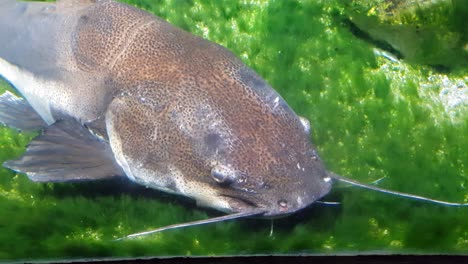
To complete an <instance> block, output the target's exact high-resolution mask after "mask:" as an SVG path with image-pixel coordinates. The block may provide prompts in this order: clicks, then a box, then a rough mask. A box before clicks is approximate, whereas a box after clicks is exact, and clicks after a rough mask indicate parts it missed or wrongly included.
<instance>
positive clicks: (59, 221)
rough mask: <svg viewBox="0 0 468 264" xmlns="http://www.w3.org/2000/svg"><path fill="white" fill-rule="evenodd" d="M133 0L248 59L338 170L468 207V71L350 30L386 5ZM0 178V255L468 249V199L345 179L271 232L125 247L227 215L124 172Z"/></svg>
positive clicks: (219, 232) (219, 227) (13, 152)
mask: <svg viewBox="0 0 468 264" xmlns="http://www.w3.org/2000/svg"><path fill="white" fill-rule="evenodd" d="M126 2H129V3H131V4H134V5H136V6H139V7H141V8H144V9H146V10H148V11H150V12H152V13H154V14H156V15H158V16H161V17H163V18H165V19H167V20H169V21H170V22H171V23H173V24H175V25H177V26H179V27H182V28H183V29H185V30H188V31H190V32H193V33H194V34H197V35H200V36H203V37H205V38H208V39H210V40H212V41H215V42H217V43H220V44H222V45H224V46H226V47H227V48H229V49H230V50H232V51H233V52H234V53H235V54H237V55H238V56H239V57H240V58H241V59H242V60H243V61H244V62H245V63H246V64H248V65H249V66H250V67H252V68H253V69H255V70H256V71H257V72H258V73H259V74H260V75H261V76H263V77H264V78H265V79H266V80H267V81H268V82H269V83H270V84H271V85H272V86H273V87H275V88H276V89H277V90H278V92H279V93H280V94H281V95H282V96H283V97H284V98H285V100H286V101H287V102H288V103H289V104H290V105H291V107H292V108H293V109H294V110H295V111H296V112H297V113H298V114H299V115H302V116H304V117H306V118H308V119H309V120H310V121H311V125H312V138H313V142H314V143H315V144H316V146H317V148H318V150H319V153H320V154H321V157H322V159H323V160H324V162H325V164H326V165H327V167H328V168H329V169H330V170H332V171H335V172H337V173H340V174H342V175H346V176H349V177H350V178H353V179H357V180H360V181H362V182H372V181H374V180H377V179H380V178H381V177H385V178H384V179H382V180H381V181H379V182H378V185H379V186H380V187H384V188H389V189H393V190H399V191H404V192H410V193H414V194H419V195H425V196H430V197H433V198H436V199H444V200H451V201H459V202H468V194H467V192H466V189H465V188H466V187H465V186H466V185H467V180H468V178H467V177H468V176H467V173H466V168H467V165H468V153H467V151H466V150H467V149H468V140H467V138H466V135H468V111H467V110H468V109H467V108H468V106H467V105H468V104H467V102H468V99H467V95H466V94H467V78H468V77H467V76H468V69H467V68H466V67H458V68H457V71H456V72H455V73H451V72H444V73H441V72H439V71H438V69H437V68H434V67H431V66H427V65H426V63H424V62H419V61H417V60H416V61H414V60H411V59H410V61H408V60H407V59H405V58H404V59H403V60H400V61H396V60H393V59H392V56H390V57H389V56H382V54H384V55H385V54H386V53H384V51H382V50H381V49H376V45H375V43H374V42H372V41H370V40H369V39H366V38H361V37H359V36H357V35H356V34H354V32H352V30H350V28H349V24H348V23H347V20H348V19H349V18H351V17H352V16H353V15H356V14H366V15H368V16H369V17H372V16H373V15H374V14H373V13H369V10H370V9H369V8H368V6H366V5H365V3H376V2H378V3H381V4H385V3H388V2H387V1H364V2H361V4H359V2H357V1H356V2H353V5H351V6H346V5H343V4H342V3H341V1H306V0H304V1H280V0H277V1H262V0H250V1H249V0H244V1H228V0H225V1H208V0H207V1H200V0H195V1H181V0H165V1H149V0H140V1H137V0H132V1H126ZM447 3H448V2H447ZM423 14H426V13H423ZM435 14H437V12H435ZM419 16H421V15H419ZM415 17H416V18H417V17H418V14H416V15H415ZM379 19H381V18H379ZM425 19H426V20H429V21H431V20H430V17H429V18H425ZM434 19H435V20H437V19H436V18H434ZM414 21H418V20H417V19H415V20H414ZM444 23H445V22H444V21H438V23H434V25H437V26H438V27H442V28H443V27H444V25H447V23H448V22H447V23H445V24H444ZM408 24H411V23H408ZM429 24H430V23H429ZM453 31H456V30H453ZM463 36H464V37H465V40H466V36H465V35H463ZM465 43H466V42H465ZM377 46H378V48H385V47H382V46H379V45H377ZM392 51H394V50H392ZM397 51H398V50H397ZM428 51H430V50H428ZM428 51H425V52H428ZM389 58H390V59H389ZM457 65H458V64H457ZM0 86H1V87H6V85H5V84H0ZM2 89H3V88H2ZM33 136H34V135H30V134H28V135H23V134H21V133H16V131H14V130H12V129H9V128H1V129H0V142H1V143H0V162H3V161H5V160H8V159H11V158H15V157H18V156H19V155H21V153H22V152H23V151H24V147H25V145H26V144H27V142H28V141H29V140H30V139H31V138H32V137H33ZM0 175H1V177H0V260H12V259H57V258H59V259H63V258H82V257H128V256H154V255H158V256H160V255H192V256H193V255H233V254H234V255H238V254H262V253H263V254H271V253H278V254H279V253H309V254H340V253H369V252H389V253H462V254H466V253H468V224H467V223H466V219H467V216H468V210H467V209H466V208H455V207H443V206H438V205H431V204H425V203H421V202H417V201H411V200H408V199H403V198H398V197H391V196H387V195H384V194H379V193H374V192H370V191H365V190H361V189H358V188H355V187H348V186H345V185H336V188H334V189H333V191H332V192H331V194H330V195H328V196H327V197H325V200H327V201H339V202H341V204H340V205H338V206H325V205H320V204H317V205H313V206H311V207H310V208H307V209H305V210H303V211H302V212H299V213H297V214H295V215H291V216H289V217H287V218H283V219H278V220H275V222H274V231H273V234H272V235H271V236H270V222H269V221H268V220H258V219H244V220H239V221H233V222H225V223H218V224H213V225H208V226H200V227H192V228H187V229H183V230H174V231H167V232H164V233H161V234H157V235H153V236H147V237H143V238H141V239H134V240H126V241H119V242H116V241H112V240H113V239H115V238H118V237H121V236H124V235H127V234H130V233H135V232H139V231H143V230H147V229H152V228H157V227H160V226H165V225H169V224H173V223H180V222H186V221H193V220H197V219H204V218H207V217H208V216H214V215H219V214H217V213H215V212H212V211H206V210H203V209H200V208H197V207H195V206H194V205H193V202H191V201H188V200H186V199H180V198H178V197H174V196H172V195H166V194H160V193H157V192H155V191H151V190H147V189H144V188H140V187H138V186H133V185H129V184H128V183H127V182H124V181H108V182H92V183H81V184H78V183H73V184H39V183H33V182H31V181H29V180H28V179H27V177H26V176H24V175H16V174H15V173H13V172H11V171H9V170H7V169H4V168H1V169H0Z"/></svg>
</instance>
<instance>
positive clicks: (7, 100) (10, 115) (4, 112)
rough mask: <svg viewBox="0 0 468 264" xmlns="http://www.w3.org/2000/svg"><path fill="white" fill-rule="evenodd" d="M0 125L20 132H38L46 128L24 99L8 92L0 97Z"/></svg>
mask: <svg viewBox="0 0 468 264" xmlns="http://www.w3.org/2000/svg"><path fill="white" fill-rule="evenodd" d="M0 123H3V124H5V125H7V126H9V127H13V128H16V129H19V130H22V131H32V130H39V129H41V128H43V127H45V126H46V123H45V122H44V120H42V118H41V117H40V116H39V115H38V114H37V113H36V111H34V109H33V108H32V107H31V106H30V105H29V104H28V102H27V101H26V100H25V99H23V98H21V97H18V96H16V95H14V94H13V93H11V92H10V91H5V92H4V93H3V94H2V95H0Z"/></svg>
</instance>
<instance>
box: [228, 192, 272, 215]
mask: <svg viewBox="0 0 468 264" xmlns="http://www.w3.org/2000/svg"><path fill="white" fill-rule="evenodd" d="M220 196H221V197H224V198H227V199H228V200H229V205H230V207H231V208H230V211H231V212H230V213H241V212H253V211H255V212H260V211H263V212H264V213H266V212H267V210H266V209H265V207H264V206H260V205H259V204H258V203H255V202H253V201H252V200H248V199H246V198H244V197H241V196H236V195H231V194H221V195H220Z"/></svg>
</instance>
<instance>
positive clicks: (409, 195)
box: [328, 172, 468, 206]
mask: <svg viewBox="0 0 468 264" xmlns="http://www.w3.org/2000/svg"><path fill="white" fill-rule="evenodd" d="M328 175H329V176H330V177H331V178H332V179H335V180H337V181H341V182H346V183H349V184H352V185H355V186H359V187H362V188H365V189H369V190H374V191H378V192H382V193H388V194H393V195H397V196H401V197H407V198H412V199H416V200H421V201H426V202H431V203H436V204H442V205H449V206H468V203H452V202H446V201H441V200H436V199H431V198H427V197H424V196H419V195H414V194H409V193H403V192H397V191H391V190H386V189H383V188H379V187H376V186H371V185H367V184H364V183H360V182H357V181H353V180H350V179H348V178H345V177H343V176H340V175H337V174H335V173H333V172H329V173H328Z"/></svg>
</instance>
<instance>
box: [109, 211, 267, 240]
mask: <svg viewBox="0 0 468 264" xmlns="http://www.w3.org/2000/svg"><path fill="white" fill-rule="evenodd" d="M264 213H265V211H251V212H247V213H245V212H244V213H235V214H230V215H223V216H219V217H213V218H209V219H203V220H198V221H193V222H188V223H181V224H174V225H169V226H164V227H161V228H157V229H154V230H150V231H144V232H139V233H135V234H131V235H128V236H125V237H121V238H117V239H115V241H119V240H123V239H128V238H135V237H140V236H146V235H149V234H154V233H159V232H162V231H166V230H170V229H176V228H183V227H189V226H197V225H204V224H210V223H217V222H222V221H227V220H233V219H239V218H245V217H250V216H257V215H261V214H264Z"/></svg>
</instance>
